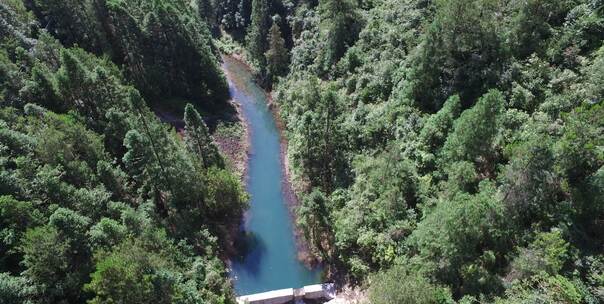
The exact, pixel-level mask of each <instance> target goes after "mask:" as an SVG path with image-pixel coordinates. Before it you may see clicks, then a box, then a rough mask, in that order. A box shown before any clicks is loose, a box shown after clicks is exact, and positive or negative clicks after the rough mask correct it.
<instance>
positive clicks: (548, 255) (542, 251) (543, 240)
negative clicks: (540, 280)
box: [511, 230, 569, 279]
mask: <svg viewBox="0 0 604 304" xmlns="http://www.w3.org/2000/svg"><path fill="white" fill-rule="evenodd" d="M561 234H562V233H561V232H560V230H552V231H551V232H546V233H539V234H538V235H537V237H536V238H535V240H534V241H533V242H532V243H531V244H530V245H529V246H528V247H527V248H522V249H521V250H520V253H519V255H518V257H516V258H515V259H514V261H512V271H511V273H512V275H513V276H514V278H515V279H525V278H529V277H531V276H532V275H537V274H540V273H542V272H543V273H547V274H549V275H556V274H558V273H559V272H560V270H562V267H563V266H564V263H565V262H567V260H568V258H569V252H568V249H569V248H568V247H569V245H568V243H567V242H566V241H565V240H564V239H563V238H562V235H561Z"/></svg>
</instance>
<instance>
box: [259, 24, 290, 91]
mask: <svg viewBox="0 0 604 304" xmlns="http://www.w3.org/2000/svg"><path fill="white" fill-rule="evenodd" d="M279 19H280V17H279V16H278V15H276V16H274V17H273V25H272V26H271V28H270V30H269V36H268V51H266V53H265V54H264V57H266V71H267V74H268V77H269V79H270V80H271V81H272V82H274V81H275V80H276V79H277V76H281V75H283V74H285V72H286V71H287V61H288V58H287V55H288V54H287V48H285V40H284V39H283V37H282V35H281V29H280V28H279Z"/></svg>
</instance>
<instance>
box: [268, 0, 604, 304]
mask: <svg viewBox="0 0 604 304" xmlns="http://www.w3.org/2000/svg"><path fill="white" fill-rule="evenodd" d="M357 5H358V6H357ZM334 8H335V9H334ZM602 13H603V11H602V5H601V1H587V0H586V1H583V0H579V1H557V0H548V1H508V2H501V1H491V0H476V1H461V0H459V1H458V0H453V1H449V0H447V1H445V0H443V1H423V0H384V1H361V2H358V3H355V4H354V5H353V4H349V3H347V2H345V1H319V5H318V6H315V4H314V3H310V4H308V3H303V4H299V5H297V6H296V8H295V10H294V11H293V13H292V14H290V16H288V19H287V20H288V22H289V24H290V26H291V30H292V34H293V38H294V39H293V48H292V49H291V51H290V54H291V64H290V66H289V74H288V75H287V76H286V77H283V78H281V79H280V81H279V83H278V85H277V88H276V91H277V94H276V96H277V98H276V99H275V100H276V101H277V102H278V103H279V109H280V111H281V117H282V118H283V121H284V123H285V127H286V134H287V137H288V143H289V147H288V149H289V150H288V155H289V158H290V163H289V164H290V166H291V167H292V172H293V173H294V177H295V178H294V180H295V181H298V182H300V183H301V186H302V187H301V188H302V189H304V190H305V191H304V192H306V193H311V194H312V195H310V196H306V195H303V196H302V197H309V198H316V197H317V196H316V195H315V194H316V193H322V195H321V199H320V200H309V201H305V200H303V203H302V207H301V210H302V211H303V212H302V214H301V218H302V219H303V220H302V221H301V222H302V224H303V225H302V228H303V229H306V230H307V235H311V237H310V239H311V242H314V243H315V244H320V245H321V246H318V245H314V249H315V251H319V252H318V253H315V254H316V255H317V256H320V257H327V258H326V259H325V260H326V261H327V262H328V263H329V266H331V267H332V268H330V270H333V268H335V270H334V271H333V272H335V273H337V274H338V275H340V274H341V273H344V274H345V276H346V279H348V280H351V281H352V282H355V283H357V282H363V281H364V282H365V283H368V284H369V286H370V289H371V286H372V284H377V285H379V286H382V285H380V284H381V283H378V282H374V281H372V280H368V277H369V274H371V273H373V272H377V273H378V275H377V277H379V278H380V280H384V281H386V280H387V279H389V280H390V281H389V282H390V283H388V284H389V286H391V288H389V290H388V291H387V292H382V293H381V294H380V292H379V291H374V293H375V294H374V296H375V297H379V298H380V299H383V300H384V301H387V300H389V299H390V300H392V301H398V302H402V301H403V300H402V299H405V298H404V297H403V294H402V293H399V291H401V290H403V287H404V286H406V285H405V283H406V280H405V279H404V277H403V275H402V274H400V273H394V272H393V271H386V269H390V268H391V267H393V265H396V264H405V265H408V267H406V268H405V269H406V270H405V271H407V273H408V276H409V277H412V278H417V277H419V278H425V281H426V282H428V283H432V284H434V283H435V284H440V285H443V286H446V287H447V288H449V289H450V290H451V292H452V296H453V298H454V299H456V300H461V302H462V303H473V302H485V303H486V302H492V301H494V300H495V298H497V297H499V298H500V300H501V301H509V302H510V303H515V302H514V301H515V300H517V301H516V302H530V301H533V302H535V301H539V300H537V299H543V301H545V302H548V301H549V302H564V301H566V302H570V303H572V302H577V301H579V302H581V301H583V302H587V303H597V302H598V300H599V299H601V291H599V290H600V289H601V288H599V286H598V283H595V282H596V281H597V280H598V279H596V280H595V281H594V279H591V278H592V277H597V278H599V275H597V274H596V275H593V274H592V273H600V272H598V271H599V270H594V269H596V268H597V266H586V265H596V264H597V263H595V264H593V263H592V262H593V259H594V257H592V254H595V255H596V256H598V257H601V248H602V247H601V246H602V244H603V241H602V240H603V239H602V236H601V233H600V232H599V231H602V229H603V227H604V226H602V223H603V222H602V210H603V209H602V208H603V207H602V206H604V205H603V204H602V202H603V200H602V198H603V196H602V193H604V192H603V191H602V186H603V185H604V184H603V183H602V181H603V179H602V176H603V175H602V172H603V169H602V165H603V162H602V157H601V156H602V155H601V154H602V153H601V152H602V146H603V145H604V144H603V143H602V139H603V138H604V137H603V136H602V134H604V132H603V131H602V126H601V119H600V118H601V117H603V116H604V115H602V113H601V108H602V100H603V97H604V95H603V94H602V90H601V89H600V88H601V87H602V81H601V79H602V77H601V76H600V75H601V74H602V67H603V66H602V64H601V63H602V62H604V61H602V60H601V59H602V58H603V56H602V55H603V54H604V53H602V41H603V40H602V38H603V37H604V36H603V35H604V30H603V28H602V25H603V24H604V23H603V22H604V17H603V15H602ZM346 16H354V17H353V18H352V20H351V19H347V17H346ZM349 21H353V22H352V23H347V22H349ZM343 24H347V25H346V26H344V25H343ZM357 26H358V29H359V32H358V37H357V36H355V35H356V33H357V32H356V30H357ZM343 28H345V30H342V29H343ZM281 29H282V30H283V27H282V28H281ZM330 94H335V96H337V103H335V105H336V106H335V107H333V106H332V105H334V104H332V103H331V99H330V98H326V97H329V95H330ZM332 96H333V95H332ZM326 110H327V111H326ZM326 113H329V115H325V114H326ZM326 116H327V117H334V118H335V119H334V120H329V121H331V123H328V124H327V122H328V120H325V119H323V118H325V117H326ZM326 125H328V126H329V128H330V129H332V128H333V130H334V131H333V133H331V134H330V133H326V132H325V130H326V128H325V126H326ZM332 138H333V139H335V140H336V141H335V142H334V143H332V146H333V147H335V150H329V148H328V147H329V146H330V145H326V144H325V143H326V141H329V140H331V139H332ZM320 139H323V140H320ZM326 151H328V152H330V151H335V153H333V152H330V153H329V155H330V156H331V158H329V159H328V162H327V163H330V164H332V165H331V166H332V168H338V170H325V169H323V168H326V167H325V166H324V164H325V162H324V160H325V158H323V157H322V155H323V153H325V152H326ZM327 168H329V167H327ZM326 181H327V182H326ZM317 188H318V189H317ZM307 195H308V194H307ZM319 201H320V202H322V204H318V203H316V202H319ZM313 202H315V203H313ZM319 231H320V232H319ZM555 231H559V232H555ZM313 234H315V235H324V236H325V237H323V239H322V240H321V242H316V239H318V237H316V236H315V237H312V235H313ZM330 235H331V236H332V237H333V238H329V237H327V236H330ZM313 238H314V239H315V240H314V241H313V240H312V239H313ZM537 243H538V245H537ZM587 257H590V258H587ZM596 260H597V259H596ZM588 261H592V262H588ZM598 265H599V264H598ZM593 267H595V268H593ZM519 269H523V270H519ZM598 269H599V268H598ZM338 277H340V276H338ZM422 286H424V285H422ZM397 287H401V288H400V289H399V288H397ZM380 288H381V287H380ZM425 289H429V288H428V287H426V288H425ZM557 290H559V292H558V294H561V295H562V294H564V295H565V296H563V297H556V291H557ZM598 292H600V294H598ZM378 294H379V295H378ZM428 294H429V293H428ZM390 295H392V296H393V297H392V298H390V297H389V296H390ZM395 295H396V296H397V297H398V296H399V295H400V297H401V298H400V299H399V298H395ZM430 296H431V294H430ZM515 296H517V297H515ZM567 296H568V297H567ZM418 297H419V296H418ZM393 299H395V300H393ZM504 299H505V300H504ZM595 299H598V300H595ZM376 301H377V300H376ZM411 301H413V300H411ZM600 301H601V300H600ZM506 303H507V302H506Z"/></svg>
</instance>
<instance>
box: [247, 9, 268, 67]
mask: <svg viewBox="0 0 604 304" xmlns="http://www.w3.org/2000/svg"><path fill="white" fill-rule="evenodd" d="M251 19H252V23H251V24H250V27H249V31H248V33H247V36H246V43H247V49H248V51H249V52H250V55H251V57H252V60H253V61H255V63H256V64H257V65H258V66H259V67H260V68H261V69H263V68H264V67H265V65H266V63H265V60H264V52H265V51H266V48H267V45H266V36H267V34H268V3H267V0H253V1H252V17H251Z"/></svg>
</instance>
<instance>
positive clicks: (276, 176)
mask: <svg viewBox="0 0 604 304" xmlns="http://www.w3.org/2000/svg"><path fill="white" fill-rule="evenodd" d="M223 59H224V63H223V69H224V70H225V72H226V74H227V78H228V81H229V90H230V93H231V97H232V98H233V99H234V100H235V102H237V103H238V104H239V105H240V106H241V109H242V112H243V115H244V116H245V119H246V120H247V123H248V126H249V128H250V136H251V147H250V158H249V164H248V179H247V183H246V187H247V190H248V193H249V194H250V195H251V201H250V209H249V211H248V212H247V214H246V216H245V219H244V225H243V227H242V229H243V236H242V239H241V240H240V242H239V245H238V247H240V254H239V255H238V256H237V257H235V258H233V259H232V261H231V262H232V265H231V276H232V278H233V280H234V284H235V292H236V293H237V294H238V295H246V294H252V293H257V292H263V291H268V290H274V289H281V288H299V287H302V286H304V285H309V284H315V283H319V281H320V279H321V273H320V270H318V269H315V270H309V269H307V268H306V267H305V266H304V265H303V264H302V263H301V262H299V261H298V259H297V249H296V243H295V241H294V234H293V230H292V222H291V220H292V218H291V216H290V213H289V210H288V207H287V206H286V202H285V199H284V192H283V184H282V182H283V171H282V162H281V157H280V155H281V154H280V137H279V136H280V135H279V131H278V129H277V127H276V124H275V120H274V119H273V116H272V114H271V112H270V111H269V109H268V106H267V98H266V95H265V93H264V91H263V90H262V89H261V88H260V87H259V86H258V85H256V83H255V82H254V80H253V78H252V75H251V73H250V72H249V70H248V69H247V68H246V66H245V65H243V64H242V63H241V62H239V61H237V60H235V59H233V58H230V57H224V58H223Z"/></svg>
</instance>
